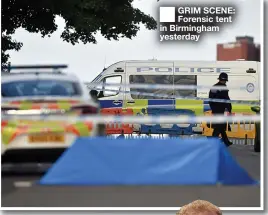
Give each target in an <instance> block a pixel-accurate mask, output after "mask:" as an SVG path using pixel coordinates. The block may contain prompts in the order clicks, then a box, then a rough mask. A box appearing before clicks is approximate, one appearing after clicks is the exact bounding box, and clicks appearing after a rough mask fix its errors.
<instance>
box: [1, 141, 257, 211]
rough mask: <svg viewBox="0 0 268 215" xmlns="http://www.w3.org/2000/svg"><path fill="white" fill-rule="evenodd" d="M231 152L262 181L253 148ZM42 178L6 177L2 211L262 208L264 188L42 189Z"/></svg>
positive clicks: (141, 187) (73, 187) (246, 146)
mask: <svg viewBox="0 0 268 215" xmlns="http://www.w3.org/2000/svg"><path fill="white" fill-rule="evenodd" d="M229 150H230V152H231V153H232V155H233V156H234V157H235V158H236V160H237V161H238V162H239V163H240V165H241V166H242V167H243V168H245V169H246V170H247V171H248V173H249V174H250V175H251V176H252V177H253V178H255V179H257V180H260V154H259V153H255V152H254V151H253V146H250V145H233V146H231V147H229ZM40 178H41V175H17V176H16V175H13V176H5V175H4V176H3V175H2V199H1V201H2V207H180V206H182V205H184V204H187V203H189V202H191V201H193V200H196V199H204V200H208V201H211V202H212V203H214V204H216V205H217V206H219V207H260V186H220V185H219V186H72V187H67V186H40V185H38V184H37V182H38V180H39V179H40Z"/></svg>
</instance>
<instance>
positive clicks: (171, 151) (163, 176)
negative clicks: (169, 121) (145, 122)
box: [40, 138, 256, 185]
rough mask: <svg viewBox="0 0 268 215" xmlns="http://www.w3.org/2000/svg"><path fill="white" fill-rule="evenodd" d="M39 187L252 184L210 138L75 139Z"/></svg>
mask: <svg viewBox="0 0 268 215" xmlns="http://www.w3.org/2000/svg"><path fill="white" fill-rule="evenodd" d="M40 183H41V184H43V185H214V184H218V183H222V184H228V185H232V184H235V185H237V184H241V185H245V184H255V183H256V182H255V181H254V180H253V179H252V178H251V177H250V176H249V175H248V173H247V172H246V171H245V170H244V169H242V168H241V167H240V166H239V165H238V164H237V163H236V161H235V160H234V159H233V158H232V156H231V155H230V153H229V152H228V151H227V149H226V147H225V146H224V145H223V144H222V143H221V142H220V141H219V140H218V139H214V138H210V139H207V138H198V139H168V140H163V139H162V140H161V139H159V140H156V139H127V140H125V139H115V140H113V139H106V138H79V139H77V140H76V142H75V143H74V144H73V145H72V146H71V147H70V148H69V149H68V150H66V151H65V152H64V153H63V155H62V156H61V157H60V158H59V159H58V161H57V162H56V163H55V164H54V165H53V166H52V167H51V169H50V170H48V172H47V173H46V174H45V175H44V177H43V178H42V179H41V181H40Z"/></svg>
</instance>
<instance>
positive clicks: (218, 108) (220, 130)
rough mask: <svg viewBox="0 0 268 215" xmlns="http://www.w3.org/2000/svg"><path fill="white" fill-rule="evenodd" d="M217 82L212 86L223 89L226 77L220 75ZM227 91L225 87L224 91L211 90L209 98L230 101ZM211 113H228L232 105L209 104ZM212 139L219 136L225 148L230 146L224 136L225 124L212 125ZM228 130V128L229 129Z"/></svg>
mask: <svg viewBox="0 0 268 215" xmlns="http://www.w3.org/2000/svg"><path fill="white" fill-rule="evenodd" d="M218 79H219V82H218V83H217V84H215V85H213V86H215V87H217V86H218V87H224V86H226V82H227V81H228V75H227V74H226V73H224V72H223V73H221V74H220V76H219V78H218ZM228 92H229V90H228V89H227V87H226V90H221V89H220V90H218V89H211V90H210V91H209V98H211V99H226V100H230V97H229V93H228ZM209 105H210V108H211V111H212V113H213V114H215V115H220V114H222V115H223V114H224V112H225V110H226V109H227V111H228V112H230V113H231V112H232V105H231V103H221V102H209ZM213 129H214V131H213V134H212V136H213V137H219V135H220V134H221V137H222V140H223V142H224V143H225V145H226V146H230V145H232V143H231V142H230V141H229V139H228V137H227V134H226V123H220V124H216V123H215V124H213ZM229 129H230V128H229Z"/></svg>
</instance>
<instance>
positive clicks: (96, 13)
mask: <svg viewBox="0 0 268 215" xmlns="http://www.w3.org/2000/svg"><path fill="white" fill-rule="evenodd" d="M132 2H133V0H4V1H2V24H1V26H2V52H1V60H2V66H3V65H5V64H6V63H7V62H8V59H9V55H8V54H6V51H8V50H16V51H18V50H19V49H20V48H21V47H22V43H19V42H17V41H14V40H12V37H11V35H12V34H14V33H15V30H16V29H18V28H24V29H25V30H27V31H28V32H31V33H41V35H42V37H45V36H50V35H51V34H52V33H53V32H55V31H56V30H57V25H56V24H55V17H56V16H57V15H58V16H61V17H62V18H63V19H64V20H65V23H66V27H65V29H64V31H63V32H62V34H61V38H62V39H63V40H64V41H66V42H69V43H71V44H73V45H75V44H77V43H78V42H80V41H81V42H83V43H84V44H86V43H97V41H96V38H95V34H96V33H97V32H101V34H102V35H103V36H104V37H105V38H106V39H108V40H111V39H114V40H118V39H119V38H122V37H125V38H129V39H132V38H133V37H135V36H136V35H137V32H138V31H139V24H144V25H145V26H146V28H147V29H149V30H153V29H156V27H157V24H156V21H155V20H154V19H153V17H151V16H149V15H146V14H144V13H143V12H141V11H140V10H139V9H136V8H133V6H132Z"/></svg>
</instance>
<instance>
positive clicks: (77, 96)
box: [1, 65, 105, 164]
mask: <svg viewBox="0 0 268 215" xmlns="http://www.w3.org/2000/svg"><path fill="white" fill-rule="evenodd" d="M63 68H67V66H66V65H38V66H13V67H9V69H10V72H2V74H1V78H2V82H1V88H2V104H1V113H2V131H1V132H2V150H1V152H2V164H3V163H16V162H19V163H20V162H50V161H53V160H55V159H57V158H58V156H59V154H60V153H62V152H63V151H64V150H65V149H66V148H67V147H69V146H70V145H71V144H72V143H73V142H74V141H75V139H76V138H77V137H80V136H102V135H103V134H104V132H105V131H104V130H103V129H102V128H103V126H102V125H98V124H95V123H94V122H84V121H75V122H74V121H70V122H68V120H64V121H63V120H58V119H57V118H55V120H53V121H52V120H49V121H48V120H47V121H46V120H45V118H44V119H42V116H44V113H46V114H47V115H48V116H49V114H50V117H53V116H54V115H53V114H56V115H62V114H63V116H65V115H66V116H74V115H75V116H77V115H78V116H81V115H89V114H98V113H99V111H100V107H99V104H98V103H97V102H96V101H95V100H94V99H93V98H92V97H91V96H90V94H89V92H88V90H87V88H86V87H85V86H84V84H82V82H80V80H79V79H78V78H77V77H76V75H74V74H70V73H64V72H62V71H61V70H62V69H63ZM50 69H52V70H53V71H52V72H51V71H49V70H50ZM41 70H44V71H41ZM13 71H14V72H13ZM64 114H65V115H64ZM21 115H23V116H24V118H21V119H20V116H21ZM28 116H29V117H28ZM31 116H34V117H36V116H37V119H31ZM14 117H16V118H14ZM27 117H28V118H27ZM38 117H40V118H38ZM66 119H67V118H66Z"/></svg>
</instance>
